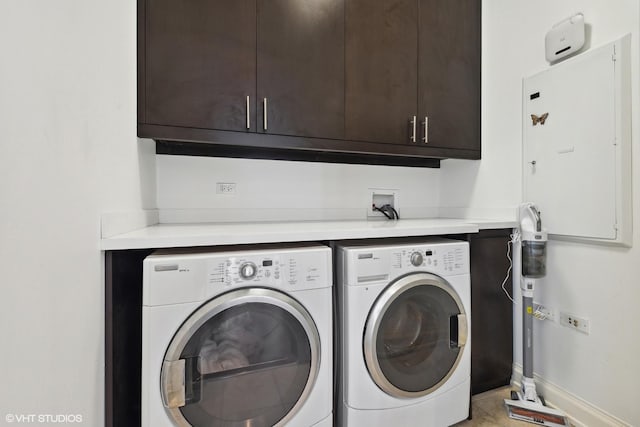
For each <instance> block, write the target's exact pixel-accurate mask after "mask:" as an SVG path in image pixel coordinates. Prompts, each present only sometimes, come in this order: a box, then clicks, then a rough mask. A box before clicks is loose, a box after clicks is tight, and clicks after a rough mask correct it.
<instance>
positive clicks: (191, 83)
mask: <svg viewBox="0 0 640 427" xmlns="http://www.w3.org/2000/svg"><path fill="white" fill-rule="evenodd" d="M425 117H426V118H428V119H427V120H425ZM427 128H428V135H426V136H427V139H426V140H425V139H424V138H425V133H424V131H425V129H427ZM138 136H140V137H144V138H153V139H155V140H156V141H157V142H158V144H156V152H158V153H161V154H188V155H211V156H224V157H252V158H273V159H288V160H310V161H329V162H347V163H371V164H391V165H407V166H430V167H437V166H438V165H439V160H438V159H443V158H448V157H454V158H467V159H478V158H480V143H479V140H480V0H393V1H392V0H376V1H371V0H320V1H315V0H314V1H312V0H188V1H186V0H138Z"/></svg>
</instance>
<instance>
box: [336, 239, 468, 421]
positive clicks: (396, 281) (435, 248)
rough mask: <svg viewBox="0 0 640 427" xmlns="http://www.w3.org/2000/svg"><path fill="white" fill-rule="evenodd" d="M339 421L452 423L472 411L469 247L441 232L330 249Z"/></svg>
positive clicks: (345, 243) (355, 243)
mask: <svg viewBox="0 0 640 427" xmlns="http://www.w3.org/2000/svg"><path fill="white" fill-rule="evenodd" d="M337 251H338V252H337V259H338V265H337V268H338V270H337V273H338V284H337V285H338V286H337V289H338V297H339V302H338V304H339V311H338V313H339V331H340V332H339V333H340V335H341V337H340V344H341V347H342V349H341V354H342V356H341V357H342V363H341V364H339V366H338V378H339V387H338V389H337V390H338V392H337V394H338V397H337V402H338V403H337V408H336V409H337V412H338V413H337V419H338V420H339V422H340V423H341V424H342V425H343V426H349V427H360V426H363V427H374V426H429V427H441V426H449V425H452V424H454V423H456V422H459V421H462V420H463V419H465V418H467V417H468V415H469V400H470V373H471V358H470V353H471V338H470V337H471V336H470V325H471V295H470V294H471V289H470V276H469V247H468V244H467V243H466V242H460V241H455V240H446V239H429V240H427V239H422V240H420V241H408V240H405V241H403V242H400V243H397V244H395V243H388V242H378V244H377V245H373V244H372V243H367V242H364V243H360V242H344V243H342V244H341V245H339V246H338V247H337Z"/></svg>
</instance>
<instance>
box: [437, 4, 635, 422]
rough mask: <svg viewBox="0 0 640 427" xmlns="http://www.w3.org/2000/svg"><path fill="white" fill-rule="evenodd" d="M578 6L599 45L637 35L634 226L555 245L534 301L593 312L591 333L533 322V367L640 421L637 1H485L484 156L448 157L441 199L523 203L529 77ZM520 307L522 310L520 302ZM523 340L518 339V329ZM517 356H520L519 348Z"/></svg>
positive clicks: (467, 208)
mask: <svg viewBox="0 0 640 427" xmlns="http://www.w3.org/2000/svg"><path fill="white" fill-rule="evenodd" d="M577 11H581V12H583V13H584V15H585V19H586V22H587V23H588V24H590V25H591V45H592V46H598V45H601V44H604V43H607V42H609V41H612V40H614V39H616V38H618V37H620V36H622V35H624V34H625V33H629V32H631V33H632V38H633V40H632V52H633V54H632V55H633V56H632V76H633V79H634V81H633V96H632V98H633V111H634V113H633V163H634V165H635V170H634V173H633V183H634V184H635V185H634V190H633V191H634V223H635V225H636V227H635V230H636V231H635V232H634V239H633V248H632V249H623V248H612V247H606V246H596V245H588V244H578V243H565V242H558V241H551V242H550V243H549V249H548V266H547V277H546V279H545V280H544V281H543V282H542V283H541V285H540V286H539V287H538V288H537V294H538V297H537V298H536V299H537V300H539V301H540V302H542V303H544V304H545V305H547V306H549V307H551V308H553V309H555V310H556V313H557V312H558V311H559V310H566V311H568V312H571V313H574V314H576V315H579V316H584V317H587V318H589V319H590V320H591V334H590V335H588V336H587V335H582V334H580V333H577V332H574V331H572V330H570V329H568V328H565V327H562V326H560V325H559V324H558V323H551V322H548V321H545V322H544V323H541V322H536V324H535V327H536V328H537V329H536V333H537V336H536V339H535V350H536V353H535V357H534V361H535V372H536V373H537V374H539V375H540V376H541V379H542V380H543V381H545V382H548V383H550V384H551V385H555V386H557V387H559V389H560V390H563V391H566V392H567V393H569V394H573V395H574V396H576V397H578V398H579V399H582V400H584V401H586V402H587V403H588V404H591V405H593V406H595V407H597V408H600V409H601V410H603V411H604V412H606V413H608V414H610V415H613V416H615V417H617V418H619V419H620V420H622V421H624V422H626V423H629V424H630V425H640V410H638V407H639V406H638V401H639V400H640V391H638V390H639V389H638V380H639V379H640V375H638V372H637V369H636V364H637V362H636V360H637V358H638V354H639V353H640V336H639V335H638V333H637V326H638V320H637V314H636V313H637V302H638V301H639V300H640V286H638V277H640V263H638V260H640V233H639V232H638V229H639V228H640V197H639V195H638V191H639V189H640V150H639V149H638V142H639V140H640V127H639V125H640V120H639V114H638V111H640V110H639V107H640V104H639V96H638V83H640V81H639V80H638V73H639V71H640V67H639V66H638V65H639V64H638V57H639V55H638V49H639V46H640V45H639V43H638V37H639V36H640V32H639V22H640V19H639V18H640V4H639V2H638V1H637V0H624V1H623V0H620V1H615V2H605V1H598V0H586V1H585V0H583V1H579V0H571V1H568V0H567V1H562V2H558V1H554V0H540V1H537V2H535V3H532V2H526V1H523V0H518V1H513V0H490V1H484V2H483V28H484V29H483V87H482V89H483V99H482V109H483V120H482V126H483V131H482V132H483V137H482V141H483V153H482V161H481V162H477V163H475V164H470V162H464V161H453V160H447V161H445V162H443V167H442V170H441V177H440V179H441V191H440V192H441V203H442V206H443V211H444V212H467V213H469V212H470V213H471V215H474V214H475V215H482V214H486V213H487V212H491V211H492V210H494V209H496V208H504V207H507V208H508V207H515V206H516V205H517V204H518V203H519V202H521V199H522V190H521V189H522V178H521V175H522V170H521V164H520V161H521V146H522V136H521V135H522V131H521V129H522V119H521V111H522V108H521V105H522V99H521V88H522V78H523V77H525V76H529V75H532V74H534V73H536V72H538V71H540V70H543V69H545V68H546V67H547V66H548V64H547V63H546V61H545V59H544V35H545V33H546V32H547V31H548V30H549V29H550V28H551V26H552V25H553V24H554V23H556V22H558V21H560V20H562V19H564V18H565V17H568V16H570V15H572V14H573V13H575V12H577ZM496 286H499V284H497V285H496ZM515 313H517V314H518V316H519V313H520V308H519V306H518V307H517V308H516V311H515ZM519 327H520V326H519V322H517V328H519ZM516 339H517V342H519V341H520V339H521V335H520V333H518V334H517V337H516ZM515 359H516V360H515V361H516V363H521V351H520V349H519V347H518V349H517V352H516V358H515Z"/></svg>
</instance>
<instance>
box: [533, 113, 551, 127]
mask: <svg viewBox="0 0 640 427" xmlns="http://www.w3.org/2000/svg"><path fill="white" fill-rule="evenodd" d="M547 117H549V113H544V114H543V115H541V116H540V117H538V116H536V115H535V114H532V115H531V120H532V121H533V125H534V126H535V125H537V124H538V123H540V124H541V125H544V122H545V121H546V120H547Z"/></svg>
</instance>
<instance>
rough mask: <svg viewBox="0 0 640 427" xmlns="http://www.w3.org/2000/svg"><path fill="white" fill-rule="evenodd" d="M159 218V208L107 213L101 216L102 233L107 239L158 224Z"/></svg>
mask: <svg viewBox="0 0 640 427" xmlns="http://www.w3.org/2000/svg"><path fill="white" fill-rule="evenodd" d="M159 219H160V217H159V213H158V210H157V209H149V210H142V209H141V210H139V211H129V212H109V213H105V214H102V217H101V218H100V235H101V237H102V238H103V239H106V238H109V237H113V236H116V235H118V234H123V233H128V232H130V231H134V230H139V229H141V228H144V227H148V226H150V225H154V224H157V223H158V222H159Z"/></svg>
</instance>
